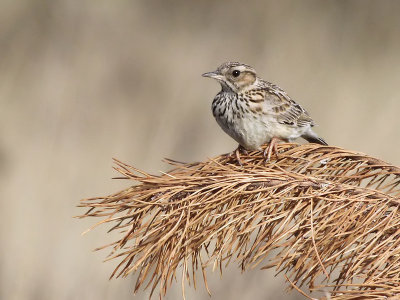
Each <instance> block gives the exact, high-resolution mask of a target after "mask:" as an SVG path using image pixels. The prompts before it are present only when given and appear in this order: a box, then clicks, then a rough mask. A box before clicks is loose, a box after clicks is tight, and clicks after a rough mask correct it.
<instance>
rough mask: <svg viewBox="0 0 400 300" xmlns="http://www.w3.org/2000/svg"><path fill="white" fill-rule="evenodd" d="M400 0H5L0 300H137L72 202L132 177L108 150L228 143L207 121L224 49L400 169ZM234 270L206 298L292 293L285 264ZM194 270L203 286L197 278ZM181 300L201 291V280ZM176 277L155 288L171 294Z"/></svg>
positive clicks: (166, 153)
mask: <svg viewBox="0 0 400 300" xmlns="http://www.w3.org/2000/svg"><path fill="white" fill-rule="evenodd" d="M399 11H400V2H399V1H389V0H387V1H367V0H360V1H317V0H316V1H267V2H265V1H258V2H252V3H247V1H229V2H228V1H183V0H182V1H164V0H158V1H142V2H139V1H122V0H121V1H106V0H103V1H102V0H96V1H95V0H93V1H90V0H79V1H78V0H75V1H74V0H42V1H31V0H20V1H15V0H3V1H1V4H0V199H1V200H0V201H1V202H0V298H1V299H142V298H145V297H146V296H147V295H148V292H141V293H139V294H138V295H137V296H135V297H134V296H133V295H132V290H133V278H132V277H131V278H128V279H118V280H113V281H111V282H109V281H108V276H109V274H110V273H111V270H112V268H113V266H114V265H115V263H112V262H108V263H102V259H103V258H105V256H106V254H107V252H106V251H103V252H99V253H92V252H91V250H92V249H93V248H95V247H97V246H99V245H102V244H104V243H106V242H109V241H110V238H111V237H110V236H106V235H105V228H102V229H98V230H95V231H93V232H91V233H90V234H88V235H86V236H84V237H81V236H80V233H81V232H82V231H84V230H85V229H86V228H87V227H89V226H90V225H92V224H94V222H95V221H96V220H94V219H93V220H76V219H73V218H72V216H74V215H77V214H80V213H83V212H84V211H83V210H82V209H78V208H76V207H75V206H76V205H77V204H78V201H79V199H81V198H85V197H92V196H98V195H106V194H109V193H112V192H115V191H118V190H119V189H122V188H124V187H127V186H128V184H129V183H128V182H123V181H116V180H114V181H113V180H111V177H113V176H115V175H116V173H115V172H114V171H113V170H112V169H111V165H112V163H111V158H112V157H117V158H119V159H121V160H123V161H125V162H128V163H130V164H133V165H135V166H136V167H139V168H143V169H146V170H148V171H152V172H157V171H158V170H166V169H167V168H168V167H167V166H166V165H165V164H163V163H161V162H160V160H161V159H162V158H163V157H170V158H174V159H178V160H183V161H196V160H203V159H206V158H207V157H212V156H214V155H217V154H220V153H225V152H228V151H231V150H232V149H233V148H234V147H235V146H236V145H235V143H234V142H233V141H232V140H231V139H230V138H229V137H228V136H226V135H225V134H224V133H223V132H222V130H220V128H219V127H218V125H217V124H216V122H215V121H214V119H213V117H212V114H211V111H210V105H211V101H212V98H213V96H214V95H215V94H216V93H217V92H218V90H219V87H218V85H217V83H216V82H212V81H211V80H207V79H204V78H202V77H201V76H200V75H201V74H202V73H204V72H206V71H212V70H214V69H215V68H216V67H217V65H219V64H220V63H222V62H224V61H226V60H239V61H242V62H245V63H248V64H251V65H252V66H254V67H255V68H256V69H257V70H258V73H259V74H260V75H261V76H262V77H263V78H265V79H267V80H269V81H272V82H274V83H276V84H278V85H280V86H281V87H282V88H284V89H285V90H286V91H287V92H288V93H289V94H290V95H291V96H292V97H293V98H294V99H295V100H297V101H298V102H300V103H301V104H302V105H304V107H306V108H307V110H308V111H309V112H310V114H311V115H312V116H313V118H314V119H315V120H316V122H317V123H318V124H319V127H318V128H317V129H316V130H317V132H318V133H319V134H320V135H321V136H323V137H324V138H325V139H326V140H327V141H328V142H329V143H330V144H333V145H337V146H340V147H345V148H349V149H354V150H359V151H362V152H365V153H368V154H371V155H374V156H377V157H380V158H382V159H384V160H386V161H389V162H392V163H394V164H397V165H400V157H399V155H398V149H399V147H400V130H399V126H400V118H399V111H400V91H399V85H400V18H399V17H398V16H399ZM273 275H274V272H273V271H270V272H269V271H259V270H253V271H248V272H246V273H245V274H243V275H241V274H240V271H239V270H238V268H237V267H236V266H232V268H230V269H229V270H227V272H226V273H225V274H224V276H223V277H222V279H221V278H220V277H219V275H218V274H210V278H209V281H210V282H209V283H210V287H211V290H212V292H213V297H212V299H302V297H300V296H299V295H298V294H297V293H295V292H293V293H290V294H287V293H286V292H285V291H284V287H285V285H284V284H283V282H284V281H283V279H282V275H279V276H278V277H276V278H275V277H273ZM198 279H199V280H200V282H201V275H200V274H199V277H198ZM187 290H188V291H187V298H188V299H207V298H208V296H207V294H206V293H205V291H204V288H203V285H202V284H201V283H200V284H199V288H198V290H197V292H196V291H194V290H193V289H192V288H187ZM179 297H180V287H179V284H175V285H174V286H173V287H172V288H171V290H170V292H169V294H168V296H167V299H179Z"/></svg>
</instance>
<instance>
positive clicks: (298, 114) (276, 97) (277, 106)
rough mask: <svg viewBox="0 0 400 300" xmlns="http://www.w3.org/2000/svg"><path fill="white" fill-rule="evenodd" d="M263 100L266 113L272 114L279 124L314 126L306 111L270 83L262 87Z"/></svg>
mask: <svg viewBox="0 0 400 300" xmlns="http://www.w3.org/2000/svg"><path fill="white" fill-rule="evenodd" d="M264 92H265V98H264V100H265V102H266V104H267V106H268V108H269V109H268V110H269V111H268V113H270V114H272V115H274V116H275V117H276V120H277V121H278V122H279V123H281V124H286V125H290V126H299V127H303V126H314V121H313V119H311V117H310V115H309V114H308V113H307V111H306V110H305V109H304V108H302V107H301V106H300V105H299V104H297V103H296V102H295V101H294V100H292V99H291V98H290V97H289V96H288V95H287V94H286V93H285V92H284V91H283V90H282V89H280V88H279V87H277V86H275V85H273V84H270V85H269V86H268V87H266V88H264Z"/></svg>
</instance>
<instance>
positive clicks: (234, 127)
mask: <svg viewBox="0 0 400 300" xmlns="http://www.w3.org/2000/svg"><path fill="white" fill-rule="evenodd" d="M202 76H203V77H209V78H213V79H215V80H217V81H218V82H219V83H220V84H221V91H220V92H219V93H218V94H217V95H216V96H215V98H214V100H213V102H212V112H213V115H214V117H215V119H216V121H217V123H218V124H219V126H220V127H221V128H222V129H223V130H224V131H225V133H227V134H228V135H229V136H230V137H232V138H233V139H234V140H235V141H236V142H238V144H239V146H238V148H237V149H236V150H235V154H236V158H237V160H238V162H239V164H240V165H242V163H241V160H240V152H246V151H247V150H262V148H261V146H262V145H264V144H266V143H269V145H268V147H266V148H265V151H264V157H265V158H266V161H269V160H270V158H271V155H272V153H273V152H274V154H275V155H276V156H278V151H277V148H276V144H277V143H278V142H279V141H284V142H292V141H294V140H295V139H297V138H299V137H302V138H304V139H305V140H307V141H308V142H310V143H316V144H320V145H327V143H326V142H325V140H324V139H322V138H321V137H319V136H318V135H317V134H316V133H315V132H314V131H313V129H312V127H314V126H315V122H314V121H313V119H312V118H311V117H310V115H309V114H308V112H307V111H306V110H305V109H304V108H303V107H302V106H300V104H298V103H296V102H295V101H294V100H293V99H292V98H291V97H289V95H288V94H287V93H286V92H285V91H284V90H282V89H281V88H280V87H278V86H277V85H275V84H273V83H270V82H268V81H265V80H263V79H262V78H260V77H258V76H257V73H256V70H255V69H254V68H253V67H251V66H249V65H247V64H244V63H240V62H230V61H229V62H225V63H223V64H222V65H220V66H219V67H218V68H217V69H216V70H215V71H213V72H208V73H204V74H203V75H202Z"/></svg>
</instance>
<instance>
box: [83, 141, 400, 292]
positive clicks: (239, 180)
mask: <svg viewBox="0 0 400 300" xmlns="http://www.w3.org/2000/svg"><path fill="white" fill-rule="evenodd" d="M278 149H279V151H280V154H279V159H278V160H276V161H275V160H273V161H272V162H271V163H268V164H264V162H263V158H262V154H261V153H260V152H251V153H249V155H247V156H242V161H243V163H244V168H241V167H240V166H238V164H237V163H236V161H235V159H234V158H231V157H227V156H226V155H221V156H218V157H215V158H213V159H210V160H208V161H206V162H201V163H193V164H184V163H178V162H175V161H171V160H168V162H169V163H170V164H172V165H173V166H174V167H175V168H174V169H173V170H172V171H170V172H168V173H166V174H162V175H161V176H155V175H150V174H147V173H145V172H143V171H140V170H137V169H135V168H134V167H131V166H129V165H126V164H124V163H122V162H120V161H118V160H115V163H116V167H115V168H116V170H117V171H118V172H120V173H121V174H122V177H120V178H124V179H128V180H132V181H135V182H138V184H136V185H133V186H131V187H129V188H127V189H125V190H123V191H121V192H119V193H116V194H113V195H111V196H107V197H100V198H91V199H85V200H82V202H81V205H80V206H82V207H86V208H89V210H88V211H87V212H86V214H84V215H83V216H81V217H102V218H103V219H102V220H101V221H100V222H99V223H98V224H96V225H99V224H104V223H109V224H111V225H112V228H111V229H110V230H118V231H120V232H121V238H120V239H119V240H118V241H116V242H114V243H112V244H111V245H107V246H104V247H101V248H99V249H103V248H105V247H112V252H111V254H110V257H109V258H108V259H113V258H120V259H122V261H121V262H120V263H119V264H118V266H117V267H116V268H115V271H114V272H113V273H112V275H111V277H114V276H116V277H119V276H127V275H129V274H130V273H133V272H136V273H137V274H138V277H137V282H136V285H135V291H137V290H138V289H139V288H140V287H150V288H151V290H152V293H153V291H154V290H155V289H156V288H157V287H159V291H160V297H162V296H164V295H165V294H166V292H167V289H168V287H169V286H170V284H171V282H172V280H173V279H174V278H176V272H177V270H178V266H182V268H181V270H182V275H183V276H182V287H183V286H184V280H187V281H189V283H193V284H194V286H196V279H195V273H196V270H198V269H201V270H202V274H203V279H204V282H205V284H206V287H207V279H206V268H207V267H208V266H212V267H213V269H216V268H218V269H220V271H221V272H222V270H223V268H224V266H226V265H227V264H229V263H230V262H235V263H237V264H238V265H239V266H240V267H241V268H242V269H243V270H245V269H248V268H253V267H256V266H260V264H266V265H261V266H262V267H263V268H275V270H276V272H277V273H280V272H282V273H284V274H285V275H284V276H285V277H286V278H287V280H288V281H289V282H290V286H292V287H294V288H296V289H299V287H302V286H306V287H308V289H309V291H314V290H323V291H328V292H329V298H330V299H360V298H362V299H377V298H384V297H394V296H396V295H399V294H400V287H399V284H400V227H399V223H400V213H399V203H400V199H399V196H400V187H399V184H400V168H398V167H395V166H392V165H389V164H387V163H385V162H383V161H381V160H378V159H375V158H372V157H368V156H366V155H364V154H360V153H356V152H351V151H347V150H343V149H340V148H336V147H329V146H318V145H314V144H306V145H301V146H300V145H297V144H282V145H279V146H278ZM96 225H95V226H96ZM207 289H208V288H207Z"/></svg>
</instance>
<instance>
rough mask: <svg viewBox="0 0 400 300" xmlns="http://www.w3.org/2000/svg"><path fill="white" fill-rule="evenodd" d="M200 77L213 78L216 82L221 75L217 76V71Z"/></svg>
mask: <svg viewBox="0 0 400 300" xmlns="http://www.w3.org/2000/svg"><path fill="white" fill-rule="evenodd" d="M201 76H203V77H210V78H214V79H217V80H220V79H221V78H222V76H221V74H219V73H218V72H217V71H214V72H208V73H204V74H203V75H201Z"/></svg>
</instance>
